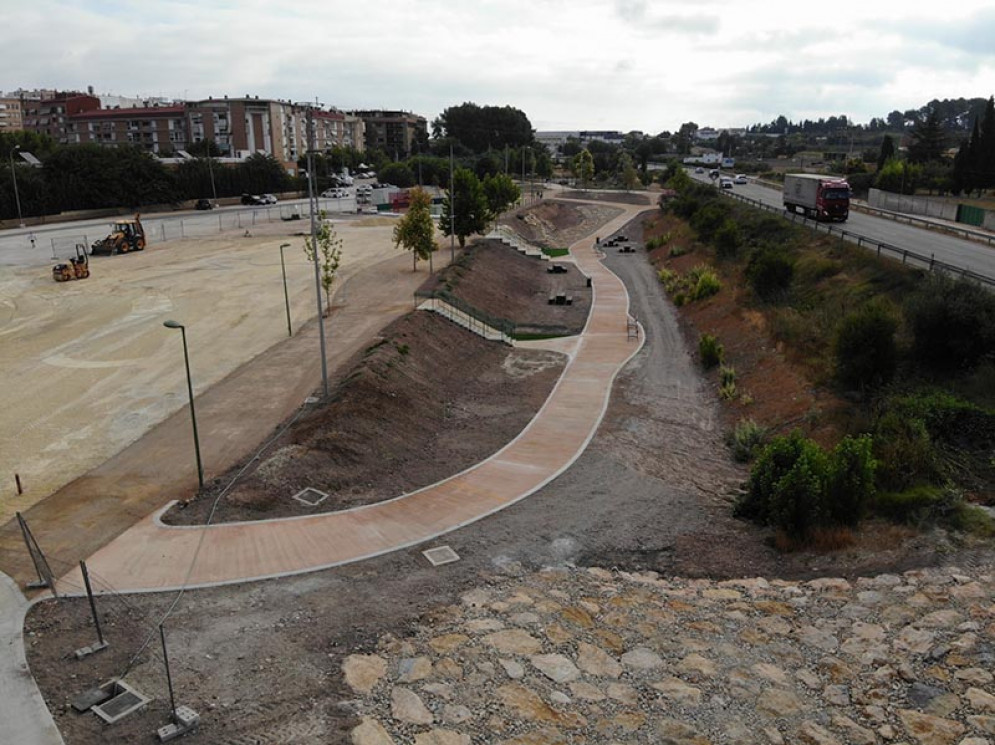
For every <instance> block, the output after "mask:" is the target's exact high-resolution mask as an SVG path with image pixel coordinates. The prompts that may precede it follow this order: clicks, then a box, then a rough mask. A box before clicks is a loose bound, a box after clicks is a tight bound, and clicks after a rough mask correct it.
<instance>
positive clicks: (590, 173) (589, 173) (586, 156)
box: [570, 148, 594, 188]
mask: <svg viewBox="0 0 995 745" xmlns="http://www.w3.org/2000/svg"><path fill="white" fill-rule="evenodd" d="M570 170H571V171H573V175H574V176H575V177H576V178H579V179H580V183H581V186H582V187H585V188H586V187H587V182H588V181H590V180H591V179H592V178H593V177H594V158H593V157H592V156H591V151H590V150H587V149H586V148H585V149H584V150H581V151H580V152H579V153H577V154H576V155H575V156H574V157H573V160H572V161H570Z"/></svg>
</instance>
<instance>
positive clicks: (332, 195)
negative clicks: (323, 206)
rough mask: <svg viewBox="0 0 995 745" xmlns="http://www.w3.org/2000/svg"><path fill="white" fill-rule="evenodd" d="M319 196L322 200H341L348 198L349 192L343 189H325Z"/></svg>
mask: <svg viewBox="0 0 995 745" xmlns="http://www.w3.org/2000/svg"><path fill="white" fill-rule="evenodd" d="M321 196H322V198H324V199H342V198H344V197H347V196H349V192H347V191H346V190H345V189H325V190H324V191H323V192H321Z"/></svg>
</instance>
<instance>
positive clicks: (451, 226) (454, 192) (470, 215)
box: [440, 168, 491, 248]
mask: <svg viewBox="0 0 995 745" xmlns="http://www.w3.org/2000/svg"><path fill="white" fill-rule="evenodd" d="M454 202H455V209H454V208H453V203H454ZM490 219H491V215H490V210H489V209H488V207H487V195H486V194H484V187H483V186H482V185H481V183H480V179H478V178H477V176H476V174H474V173H473V171H470V170H469V169H466V168H457V169H456V172H455V173H454V174H453V184H452V186H451V187H450V189H449V192H448V194H447V195H446V199H445V201H443V203H442V218H441V221H440V222H441V227H442V233H443V235H446V236H449V235H455V236H456V239H457V240H458V241H459V246H460V248H463V247H464V246H465V245H466V239H467V237H468V236H470V235H473V234H474V233H483V232H484V231H485V230H486V229H487V223H488V222H489V221H490Z"/></svg>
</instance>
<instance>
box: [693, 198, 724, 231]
mask: <svg viewBox="0 0 995 745" xmlns="http://www.w3.org/2000/svg"><path fill="white" fill-rule="evenodd" d="M731 212H732V205H731V204H729V203H728V202H727V201H725V200H721V201H720V200H717V199H716V200H713V201H711V202H709V203H708V204H705V205H703V206H702V207H701V209H699V210H698V211H697V212H695V213H694V215H692V216H691V227H692V228H694V229H695V230H696V231H698V236H699V237H700V238H701V239H702V240H703V241H706V242H708V241H711V240H712V239H713V238H714V237H715V234H716V233H717V232H718V231H719V229H720V228H721V227H722V226H723V225H725V224H726V223H727V222H729V215H730V213H731Z"/></svg>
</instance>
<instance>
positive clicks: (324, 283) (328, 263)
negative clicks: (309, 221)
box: [304, 210, 342, 316]
mask: <svg viewBox="0 0 995 745" xmlns="http://www.w3.org/2000/svg"><path fill="white" fill-rule="evenodd" d="M326 214H327V213H326V212H325V211H324V210H322V211H321V215H320V218H321V220H320V223H319V225H318V229H317V231H316V237H317V239H318V251H319V252H320V254H321V258H320V260H321V263H320V264H319V266H318V269H319V270H320V273H321V287H322V289H323V290H324V291H325V315H326V316H327V315H328V314H329V313H331V312H332V285H333V284H335V275H336V274H338V271H339V264H340V263H341V261H342V239H341V238H339V237H338V234H337V233H336V232H335V231H334V230H333V229H332V222H331V220H328V219H326ZM304 255H305V256H307V259H308V261H314V260H315V251H314V245H313V244H312V243H311V236H305V238H304Z"/></svg>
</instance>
